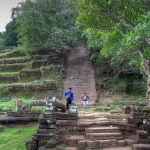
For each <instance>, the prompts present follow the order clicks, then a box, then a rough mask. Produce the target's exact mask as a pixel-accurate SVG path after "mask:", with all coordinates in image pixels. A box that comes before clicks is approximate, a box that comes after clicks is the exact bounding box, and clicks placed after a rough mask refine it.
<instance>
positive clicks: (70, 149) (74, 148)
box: [56, 147, 78, 150]
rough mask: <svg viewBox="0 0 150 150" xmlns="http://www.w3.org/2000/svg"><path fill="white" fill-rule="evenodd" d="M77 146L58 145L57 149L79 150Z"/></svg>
mask: <svg viewBox="0 0 150 150" xmlns="http://www.w3.org/2000/svg"><path fill="white" fill-rule="evenodd" d="M77 149H78V148H77V147H66V148H64V147H57V148H56V150H77Z"/></svg>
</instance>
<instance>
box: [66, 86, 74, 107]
mask: <svg viewBox="0 0 150 150" xmlns="http://www.w3.org/2000/svg"><path fill="white" fill-rule="evenodd" d="M64 98H65V99H66V108H67V110H68V109H69V105H70V104H71V103H72V101H73V100H74V95H73V92H72V88H71V87H69V88H68V91H66V92H65V94H64Z"/></svg>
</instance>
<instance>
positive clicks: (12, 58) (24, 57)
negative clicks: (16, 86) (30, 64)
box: [0, 56, 31, 61]
mask: <svg viewBox="0 0 150 150" xmlns="http://www.w3.org/2000/svg"><path fill="white" fill-rule="evenodd" d="M29 58H31V57H30V56H19V57H11V58H2V59H0V61H2V60H18V59H29Z"/></svg>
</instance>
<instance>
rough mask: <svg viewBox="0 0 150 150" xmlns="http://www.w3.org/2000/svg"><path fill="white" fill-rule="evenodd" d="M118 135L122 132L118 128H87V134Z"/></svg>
mask: <svg viewBox="0 0 150 150" xmlns="http://www.w3.org/2000/svg"><path fill="white" fill-rule="evenodd" d="M112 132H114V133H116V132H118V133H119V132H120V130H119V128H118V127H95V128H86V129H85V133H112Z"/></svg>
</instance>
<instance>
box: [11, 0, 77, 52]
mask: <svg viewBox="0 0 150 150" xmlns="http://www.w3.org/2000/svg"><path fill="white" fill-rule="evenodd" d="M77 13H78V11H77V9H76V5H75V1H74V0H71V1H70V0H36V1H32V0H26V1H25V2H23V3H21V4H19V5H18V7H17V8H16V9H14V12H13V15H14V16H15V17H16V22H17V31H18V35H19V42H20V43H22V44H23V45H25V46H26V47H27V48H29V47H35V48H50V49H51V50H59V49H68V48H69V44H70V43H71V42H75V41H76V40H77V34H79V33H80V32H79V30H78V29H76V15H77Z"/></svg>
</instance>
